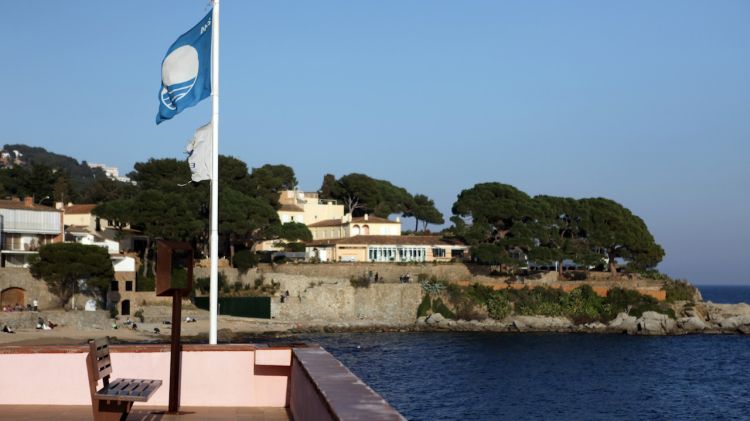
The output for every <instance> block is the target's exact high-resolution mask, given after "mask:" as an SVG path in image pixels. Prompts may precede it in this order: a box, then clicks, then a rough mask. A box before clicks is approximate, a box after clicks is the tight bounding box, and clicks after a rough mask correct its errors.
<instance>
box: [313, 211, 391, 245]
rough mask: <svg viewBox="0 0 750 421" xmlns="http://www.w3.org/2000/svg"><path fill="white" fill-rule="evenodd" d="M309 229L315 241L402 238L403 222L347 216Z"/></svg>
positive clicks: (371, 217)
mask: <svg viewBox="0 0 750 421" xmlns="http://www.w3.org/2000/svg"><path fill="white" fill-rule="evenodd" d="M307 228H308V229H309V230H310V232H311V233H312V238H313V240H333V239H337V238H348V237H356V236H368V235H382V236H400V235H401V220H400V219H399V218H396V220H395V221H391V220H390V219H385V218H380V217H377V216H370V215H368V214H365V216H358V217H352V215H351V214H346V215H344V216H342V217H341V218H340V219H329V220H327V221H320V222H316V223H314V224H308V225H307Z"/></svg>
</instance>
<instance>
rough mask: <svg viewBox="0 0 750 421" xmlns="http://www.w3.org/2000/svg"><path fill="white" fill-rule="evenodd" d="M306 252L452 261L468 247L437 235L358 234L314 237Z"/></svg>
mask: <svg viewBox="0 0 750 421" xmlns="http://www.w3.org/2000/svg"><path fill="white" fill-rule="evenodd" d="M306 252H307V257H308V259H310V260H318V261H321V262H383V263H399V262H450V261H451V260H460V259H463V258H464V257H465V256H467V255H468V252H469V246H467V245H466V244H463V243H461V242H459V241H458V240H455V239H448V238H444V237H440V236H437V235H414V236H412V235H409V236H401V235H399V236H395V235H358V236H355V237H348V238H337V239H321V240H313V241H311V242H309V243H308V244H307V248H306Z"/></svg>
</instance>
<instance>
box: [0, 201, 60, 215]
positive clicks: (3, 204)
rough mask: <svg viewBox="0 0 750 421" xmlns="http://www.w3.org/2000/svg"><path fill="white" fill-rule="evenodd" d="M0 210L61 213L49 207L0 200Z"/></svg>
mask: <svg viewBox="0 0 750 421" xmlns="http://www.w3.org/2000/svg"><path fill="white" fill-rule="evenodd" d="M0 209H21V210H30V211H43V212H62V211H61V210H59V209H55V208H53V207H50V206H44V205H38V204H36V203H33V204H31V205H26V204H24V202H23V201H20V202H19V201H17V200H0Z"/></svg>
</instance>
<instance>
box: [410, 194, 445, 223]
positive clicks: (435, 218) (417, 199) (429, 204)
mask: <svg viewBox="0 0 750 421" xmlns="http://www.w3.org/2000/svg"><path fill="white" fill-rule="evenodd" d="M410 206H411V207H410V208H409V209H408V210H407V211H406V212H404V216H406V217H412V218H414V220H415V222H414V224H415V225H414V231H417V230H418V229H419V222H420V221H421V222H422V225H423V227H422V230H423V231H426V230H427V225H428V224H436V225H442V224H444V223H445V219H443V214H442V213H440V211H439V210H437V208H436V207H435V202H434V201H433V200H432V199H430V198H429V197H427V196H425V195H423V194H417V195H415V196H414V200H413V201H412V202H411V203H410Z"/></svg>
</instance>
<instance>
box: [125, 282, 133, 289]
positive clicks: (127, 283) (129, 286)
mask: <svg viewBox="0 0 750 421" xmlns="http://www.w3.org/2000/svg"><path fill="white" fill-rule="evenodd" d="M132 290H133V281H125V291H132Z"/></svg>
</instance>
